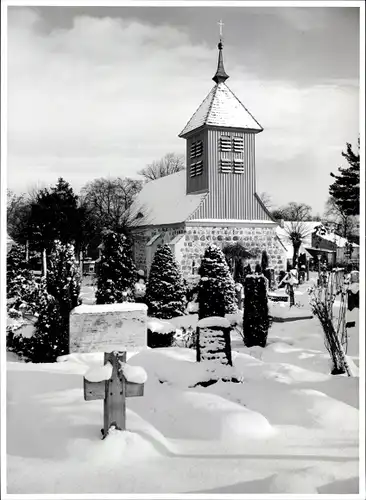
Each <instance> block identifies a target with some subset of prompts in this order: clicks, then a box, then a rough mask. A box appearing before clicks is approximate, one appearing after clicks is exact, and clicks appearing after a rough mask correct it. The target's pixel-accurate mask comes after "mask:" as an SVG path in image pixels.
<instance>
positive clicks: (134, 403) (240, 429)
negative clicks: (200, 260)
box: [7, 315, 359, 494]
mask: <svg viewBox="0 0 366 500" xmlns="http://www.w3.org/2000/svg"><path fill="white" fill-rule="evenodd" d="M194 316H195V315H189V316H184V317H182V318H179V319H177V320H174V322H175V324H177V323H179V324H180V325H182V324H184V325H185V326H188V324H189V323H192V321H193V324H194V322H197V318H194ZM177 326H178V324H177ZM349 332H350V339H349V350H348V354H349V356H350V359H352V361H353V362H354V363H355V364H358V338H357V336H358V332H357V330H356V329H355V328H354V329H350V330H349ZM232 349H233V363H234V367H233V368H230V367H227V368H226V369H225V368H218V369H215V368H216V364H215V363H213V364H211V363H210V362H205V363H196V362H195V351H193V350H190V349H184V348H178V347H172V348H161V349H148V350H145V351H141V352H139V353H137V354H134V355H129V356H128V363H129V364H130V365H131V366H136V367H137V366H141V367H142V368H143V369H144V370H145V372H146V374H147V380H146V383H145V391H144V396H143V397H135V398H129V399H128V401H127V431H126V432H118V431H116V432H114V433H112V434H111V435H109V436H108V437H107V439H105V440H101V439H100V437H101V434H100V429H101V428H102V426H103V402H102V401H100V400H99V401H88V402H86V401H84V399H83V375H84V374H86V373H87V372H88V370H90V369H91V368H96V367H98V366H101V364H102V363H103V354H102V353H93V354H72V355H70V356H65V357H63V358H62V360H60V362H59V363H54V364H42V365H37V364H31V363H21V362H17V360H16V358H15V357H12V358H10V359H9V358H8V363H7V367H8V370H7V389H8V391H7V398H8V405H7V436H8V440H7V482H8V484H7V488H8V493H17V494H21V493H26V494H30V493H33V494H42V493H44V494H49V493H64V494H67V493H68V494H77V493H86V494H87V493H101V494H102V493H105V494H107V493H126V494H128V493H156V494H159V493H192V494H195V493H197V494H198V493H263V494H266V493H267V494H269V493H295V494H300V493H318V492H319V493H343V494H347V493H356V492H357V491H358V425H359V421H358V419H359V411H358V378H357V377H354V378H349V377H346V376H331V375H329V355H328V353H327V352H326V350H325V347H324V342H323V335H322V331H321V327H320V325H319V323H318V321H317V320H316V319H315V318H313V319H311V320H303V321H298V322H290V323H274V324H273V325H272V328H271V329H270V332H269V337H268V345H267V347H266V348H265V349H262V348H258V347H257V348H246V347H244V346H243V342H242V340H241V338H240V337H239V336H235V335H233V337H232ZM218 375H220V376H222V377H226V378H228V379H230V380H231V377H232V376H235V377H236V378H238V379H239V380H242V382H241V383H234V382H223V381H219V382H216V383H214V384H212V385H209V386H207V387H203V386H202V385H197V383H198V382H204V381H208V380H212V379H215V378H217V376H218Z"/></svg>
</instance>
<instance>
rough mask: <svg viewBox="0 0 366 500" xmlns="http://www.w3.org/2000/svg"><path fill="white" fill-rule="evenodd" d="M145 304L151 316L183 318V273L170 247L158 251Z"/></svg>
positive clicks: (152, 266) (163, 246) (184, 304)
mask: <svg viewBox="0 0 366 500" xmlns="http://www.w3.org/2000/svg"><path fill="white" fill-rule="evenodd" d="M145 302H146V304H147V307H148V314H149V316H154V317H156V318H161V319H170V318H174V317H176V316H181V315H183V314H184V312H185V307H186V289H185V286H184V281H183V276H182V272H181V270H180V267H179V264H178V262H177V261H176V260H175V258H174V255H173V253H172V251H171V249H170V247H169V245H167V244H164V245H162V246H161V247H159V248H158V249H157V251H156V252H155V255H154V259H153V262H152V264H151V269H150V274H149V278H148V282H147V285H146V295H145Z"/></svg>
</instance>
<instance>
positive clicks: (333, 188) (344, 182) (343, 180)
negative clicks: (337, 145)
mask: <svg viewBox="0 0 366 500" xmlns="http://www.w3.org/2000/svg"><path fill="white" fill-rule="evenodd" d="M342 156H343V157H344V158H346V160H347V162H348V164H349V167H348V168H342V167H339V169H338V171H339V172H340V175H335V174H333V173H331V174H330V175H331V176H332V177H333V178H334V179H335V181H334V182H333V184H331V185H330V187H329V194H330V195H331V197H332V198H333V200H334V202H335V203H336V205H337V206H338V207H339V209H340V210H341V212H342V213H343V214H345V215H347V216H351V215H359V213H360V154H359V153H358V154H356V153H354V152H353V150H352V146H351V144H349V143H347V151H346V152H342Z"/></svg>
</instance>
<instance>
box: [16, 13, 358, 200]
mask: <svg viewBox="0 0 366 500" xmlns="http://www.w3.org/2000/svg"><path fill="white" fill-rule="evenodd" d="M42 23H43V20H42V17H41V16H40V14H38V13H37V12H36V11H33V10H30V9H19V8H17V9H12V10H11V12H10V15H9V21H8V183H9V186H10V187H12V188H15V189H18V190H25V189H27V187H28V186H29V185H32V184H34V183H36V182H38V181H42V182H45V183H47V184H51V183H54V182H55V181H56V179H57V177H58V176H60V175H62V176H63V177H65V178H66V179H67V180H68V181H69V182H71V184H72V185H73V187H74V189H75V190H76V191H78V190H79V189H80V188H81V186H82V185H84V184H85V183H86V182H87V181H89V180H91V179H92V178H95V177H101V176H104V175H112V176H117V175H120V176H127V175H129V176H133V175H136V172H137V170H139V169H140V168H141V167H143V166H144V165H146V163H149V162H151V161H153V160H155V159H158V158H160V157H161V156H163V155H164V154H165V153H167V152H169V151H176V152H178V153H183V152H184V150H185V144H184V141H183V140H182V139H179V138H178V137H177V136H178V134H179V132H180V131H181V130H182V129H183V127H184V125H185V124H186V122H187V121H188V119H189V118H190V116H191V115H192V114H193V112H194V111H195V109H196V108H197V107H198V106H199V104H200V103H201V101H202V100H203V98H204V97H205V95H206V94H207V93H208V92H209V91H210V89H211V87H212V85H213V82H211V81H210V78H211V77H212V76H213V74H214V71H215V69H216V60H217V49H216V47H208V46H207V45H206V44H205V43H204V42H201V43H198V42H196V43H193V42H192V41H191V40H190V37H189V36H188V34H187V32H186V31H184V30H183V29H181V28H178V27H172V26H169V25H161V26H158V25H152V24H149V23H147V22H142V21H141V22H139V21H136V20H134V21H131V20H129V19H127V18H126V19H124V18H116V17H115V18H110V17H99V18H96V17H95V18H94V17H88V16H79V17H75V18H74V22H73V25H72V27H71V28H64V29H53V30H51V31H47V30H44V29H43V26H42ZM231 50H232V52H231ZM235 50H236V51H238V48H236V49H235V48H234V47H233V48H231V47H230V46H227V47H225V53H228V54H231V53H232V54H234V52H235ZM230 61H231V65H230V70H229V69H228V67H227V68H226V69H227V70H228V73H229V74H230V75H231V78H230V80H229V81H228V85H229V86H230V88H231V89H232V90H233V91H234V92H235V93H236V95H237V96H238V97H239V99H240V100H241V101H242V102H243V103H244V105H245V106H246V107H247V108H248V109H249V110H250V111H251V112H252V113H253V114H254V116H255V117H256V118H257V119H258V121H259V122H260V123H261V125H262V126H263V127H264V129H265V131H264V132H263V133H262V134H260V135H259V136H258V141H257V162H258V183H260V184H261V186H260V189H259V190H260V191H265V190H266V191H270V192H272V194H273V195H274V198H280V197H281V196H284V193H283V187H282V184H284V183H285V184H286V185H287V186H290V189H291V190H292V192H295V190H296V187H297V186H298V181H297V178H301V182H302V191H303V192H305V193H306V192H307V193H308V194H307V197H305V198H304V200H302V201H307V202H309V203H311V204H313V205H318V208H317V209H318V210H321V207H320V205H322V204H323V203H324V201H325V196H326V190H327V186H328V185H329V179H328V178H327V175H328V174H329V171H330V170H332V169H333V170H335V169H336V168H337V166H338V163H337V162H336V164H334V162H335V161H336V160H337V159H338V158H339V159H340V151H336V148H337V146H338V147H339V145H341V146H340V147H343V145H344V144H345V142H346V141H352V140H353V138H354V137H355V139H356V138H357V134H358V128H357V126H358V123H357V118H355V116H357V110H358V88H357V82H354V81H353V80H352V81H350V82H346V83H342V84H341V85H339V84H334V82H333V83H329V84H327V85H323V86H320V85H314V86H311V87H310V86H309V87H303V86H298V85H296V84H294V83H290V82H289V81H286V80H285V79H284V80H279V79H277V80H269V79H266V80H263V79H259V77H258V76H257V74H256V73H255V72H253V71H252V70H250V68H249V67H248V66H245V65H243V64H242V62H241V61H240V58H236V57H230ZM300 168H301V170H300ZM304 171H308V172H309V175H308V176H306V175H304ZM283 172H286V177H285V178H284V177H283V175H282V174H283ZM314 173H317V177H318V178H319V179H320V181H319V183H318V184H317V186H316V189H315V190H314V189H313V186H312V184H311V178H310V176H311V175H313V174H314ZM268 179H272V180H273V183H271V184H268ZM279 179H280V181H279ZM314 191H315V194H314ZM285 194H286V193H285ZM292 199H293V198H291V200H292ZM319 199H321V201H319ZM291 200H290V199H288V198H286V199H284V200H283V203H285V202H287V201H291Z"/></svg>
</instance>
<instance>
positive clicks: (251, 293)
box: [243, 273, 270, 347]
mask: <svg viewBox="0 0 366 500" xmlns="http://www.w3.org/2000/svg"><path fill="white" fill-rule="evenodd" d="M269 325H270V321H269V314H268V297H267V287H266V278H265V277H264V276H263V274H257V273H256V274H249V275H248V276H247V277H246V278H245V282H244V319H243V333H244V344H245V346H246V347H252V346H260V347H265V346H266V343H267V336H268V328H269Z"/></svg>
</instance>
